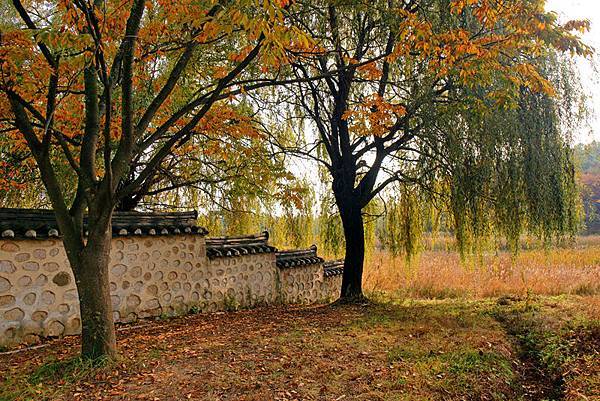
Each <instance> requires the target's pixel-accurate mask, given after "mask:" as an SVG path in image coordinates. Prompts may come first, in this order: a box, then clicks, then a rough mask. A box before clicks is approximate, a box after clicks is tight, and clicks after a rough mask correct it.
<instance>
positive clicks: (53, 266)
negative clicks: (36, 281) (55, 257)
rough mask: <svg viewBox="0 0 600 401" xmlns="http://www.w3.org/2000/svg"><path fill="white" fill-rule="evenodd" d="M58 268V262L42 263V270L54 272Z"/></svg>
mask: <svg viewBox="0 0 600 401" xmlns="http://www.w3.org/2000/svg"><path fill="white" fill-rule="evenodd" d="M59 268H60V266H59V265H58V263H54V262H48V263H44V270H47V271H49V272H55V271H57V270H58V269H59Z"/></svg>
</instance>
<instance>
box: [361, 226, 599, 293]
mask: <svg viewBox="0 0 600 401" xmlns="http://www.w3.org/2000/svg"><path fill="white" fill-rule="evenodd" d="M437 248H438V249H437V250H427V251H424V252H423V253H421V254H420V255H418V256H417V257H416V259H415V260H414V261H412V262H411V263H410V264H409V263H406V261H405V260H404V258H402V257H393V256H391V255H390V254H388V253H382V252H379V253H377V252H376V253H374V254H373V255H371V256H370V257H369V259H368V262H367V264H366V266H365V289H366V290H367V291H369V292H386V293H388V294H389V293H391V294H394V296H395V297H399V298H425V299H444V298H462V297H467V298H487V297H499V296H503V295H518V296H527V294H536V295H561V294H573V295H595V294H600V236H590V237H579V238H578V239H577V243H576V244H575V245H574V246H572V247H564V248H558V247H557V248H550V249H543V248H540V247H535V246H534V247H532V249H523V250H521V251H520V253H519V254H518V255H517V256H514V255H512V254H511V253H508V252H500V253H498V254H496V253H491V254H483V255H481V256H477V257H471V258H469V259H467V260H465V261H461V259H460V256H459V255H458V254H457V253H456V252H454V251H446V250H442V249H439V248H444V247H439V246H438V247H437Z"/></svg>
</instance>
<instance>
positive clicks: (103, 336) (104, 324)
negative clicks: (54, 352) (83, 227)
mask: <svg viewBox="0 0 600 401" xmlns="http://www.w3.org/2000/svg"><path fill="white" fill-rule="evenodd" d="M110 214H111V215H112V213H110ZM88 221H89V223H88V229H89V234H88V238H87V243H86V245H85V246H83V247H82V248H81V250H80V251H79V252H78V254H77V258H75V260H71V261H70V263H71V266H72V268H73V272H74V274H75V282H76V285H77V291H78V292H79V309H80V315H81V326H82V328H81V355H82V357H84V358H86V359H92V360H98V359H102V358H106V359H114V358H115V357H116V356H117V344H116V336H115V326H114V322H113V311H112V302H111V298H110V287H109V283H110V281H109V277H108V266H109V262H110V246H111V238H112V232H111V223H110V221H111V219H110V217H108V218H107V217H106V216H104V217H103V218H100V219H94V218H93V216H89V217H88Z"/></svg>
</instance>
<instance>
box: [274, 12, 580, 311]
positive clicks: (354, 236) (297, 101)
mask: <svg viewBox="0 0 600 401" xmlns="http://www.w3.org/2000/svg"><path fill="white" fill-rule="evenodd" d="M302 5H303V8H302V10H300V11H299V12H298V13H297V14H295V23H296V24H297V25H298V26H299V27H302V29H303V30H306V31H307V32H308V33H310V35H311V36H312V37H313V38H315V40H316V41H317V44H316V51H315V52H313V53H311V54H301V55H300V57H301V58H300V60H299V61H297V62H294V63H292V66H291V69H292V74H294V75H295V76H296V77H297V78H298V79H299V81H298V82H297V83H296V84H294V85H292V90H291V91H290V92H288V93H286V94H285V96H286V98H285V99H286V100H287V101H288V103H289V104H291V107H290V109H291V110H292V111H295V110H301V112H300V115H301V116H305V117H306V118H305V120H307V123H306V124H305V125H304V128H305V129H306V128H308V129H314V130H315V131H316V135H315V137H314V140H309V141H308V143H305V144H304V145H305V146H292V147H287V149H288V151H291V152H295V153H296V154H299V155H301V156H304V157H307V158H309V159H312V160H317V161H318V162H319V164H320V165H321V166H323V167H324V168H325V169H326V171H327V172H328V174H329V176H330V179H331V189H332V192H333V194H334V197H335V201H336V204H337V207H338V210H339V214H340V217H341V221H342V225H343V231H344V238H345V270H344V276H343V283H342V293H341V296H342V299H344V300H356V299H361V298H362V297H363V293H362V271H363V261H364V255H365V230H364V221H363V213H364V211H365V208H366V207H367V206H368V205H369V204H370V202H371V201H372V200H373V198H374V197H376V196H377V195H378V194H380V193H381V192H382V191H383V190H384V189H385V188H386V187H387V186H388V185H389V184H391V183H400V184H401V185H405V186H408V185H411V184H414V183H417V182H421V183H424V184H427V183H428V182H432V177H435V174H436V172H439V171H452V172H453V174H452V175H451V176H452V177H454V181H451V182H448V183H447V185H448V187H447V188H448V189H449V190H451V191H454V196H453V197H452V199H453V200H454V201H455V203H454V206H455V207H454V210H456V211H457V213H455V214H454V216H453V217H454V218H455V225H456V227H458V228H459V229H460V230H462V231H458V237H459V238H458V239H459V240H461V239H463V238H464V237H465V236H464V235H463V234H464V230H463V229H464V228H465V227H467V223H466V222H469V223H473V224H475V227H476V228H475V229H479V228H480V227H482V226H484V225H485V224H486V221H485V220H475V219H471V220H469V219H463V216H462V215H461V213H463V212H469V210H468V206H473V207H477V204H478V202H476V200H478V199H480V198H479V197H477V199H471V198H469V197H468V196H471V195H474V194H476V193H475V192H474V191H472V192H468V191H465V189H466V188H469V187H476V186H477V185H480V184H483V182H482V181H480V179H482V178H484V177H486V176H484V175H476V174H473V173H474V172H475V171H477V170H475V169H474V167H475V165H476V162H477V160H479V159H480V158H487V159H486V161H489V160H494V162H496V163H500V164H499V165H498V167H499V169H498V170H493V169H492V170H489V172H488V173H489V174H488V175H487V177H490V176H499V175H500V174H503V170H505V166H507V165H508V164H510V163H511V162H513V161H515V160H517V159H516V158H512V157H511V156H512V155H513V153H515V152H517V151H518V150H519V149H521V146H525V145H523V144H521V143H520V142H518V141H519V140H520V139H522V138H514V139H515V141H511V140H509V138H508V135H509V134H508V133H507V130H501V131H482V130H480V129H477V128H478V126H477V124H478V121H480V120H478V117H477V116H478V115H479V116H481V115H482V113H484V112H487V111H490V110H494V112H495V113H496V114H497V116H498V119H502V115H503V113H504V112H505V111H507V110H510V109H512V108H515V107H517V108H518V107H521V116H522V120H523V123H525V124H527V123H529V121H530V120H529V116H528V113H529V112H530V111H533V109H535V112H539V113H543V110H544V108H545V107H552V101H551V100H549V99H551V98H552V96H553V95H554V89H553V88H552V86H551V84H550V83H549V81H548V80H547V79H546V78H544V77H543V76H542V74H541V71H540V66H539V63H538V59H539V58H541V57H543V56H544V55H546V54H547V53H548V52H549V51H558V52H571V53H573V54H589V49H588V48H587V47H586V46H584V45H583V44H582V43H581V42H580V41H579V39H578V36H577V34H576V33H577V32H578V31H583V30H585V29H587V26H588V24H587V23H586V22H578V21H572V22H569V23H566V24H564V25H561V24H559V23H558V22H557V18H556V15H555V14H552V13H547V12H546V11H544V1H542V0H511V1H508V2H506V1H505V2H497V1H488V0H483V1H470V0H454V1H449V0H408V1H407V0H404V1H394V0H381V1H379V0H375V1H370V2H362V1H356V2H341V1H333V0H332V1H327V2H317V1H314V2H313V1H305V2H302ZM317 75H319V76H323V77H324V78H323V79H322V80H319V81H314V80H312V79H311V78H314V77H315V76H317ZM475 106H476V107H475ZM277 107H278V108H279V106H277ZM465 111H469V113H466V112H465ZM473 111H477V112H476V113H475V112H473ZM465 116H468V118H469V120H466V118H467V117H465ZM531 124H535V123H534V122H531ZM469 132H477V135H479V139H480V140H479V142H474V141H472V140H474V139H475V138H476V137H475V136H474V135H469V134H468V133H469ZM513 132H514V131H511V135H512V133H513ZM528 132H531V133H532V134H533V135H534V137H533V138H531V139H530V140H529V142H532V141H533V142H535V140H536V138H540V136H535V135H536V134H535V132H536V131H535V129H531V130H528ZM546 132H547V131H546ZM560 140H562V137H560V139H556V138H555V140H554V143H558V144H559V145H560V146H561V147H560V149H564V146H562V145H564V144H563V143H561V142H560ZM542 142H543V143H544V146H541V147H535V144H534V143H531V147H530V150H531V152H530V156H534V157H530V158H521V159H518V160H519V162H520V163H523V165H522V166H521V167H522V171H527V172H528V174H530V177H535V176H536V175H538V174H542V173H545V172H547V169H548V168H552V169H555V170H553V171H555V172H556V173H557V174H558V176H559V178H560V180H559V181H563V179H564V180H567V181H568V180H569V174H570V171H569V170H568V169H564V168H563V167H564V165H562V164H560V163H558V162H556V163H553V164H551V165H544V162H542V160H546V161H547V160H555V159H554V158H553V154H554V153H555V152H556V151H557V150H556V149H553V148H552V143H553V142H552V141H551V140H548V141H542ZM480 145H482V146H480ZM484 146H485V147H484ZM527 146H529V145H527ZM481 150H487V151H488V152H487V153H485V154H481V153H479V151H481ZM558 151H559V152H560V151H561V150H558ZM492 157H495V159H490V158H492ZM561 160H562V159H561ZM485 166H486V167H489V166H490V164H489V163H485ZM471 167H473V168H471ZM500 167H502V168H500ZM506 168H508V167H506ZM507 183H508V184H509V185H517V182H507ZM537 184H540V185H543V183H542V182H538V183H537ZM537 184H536V185H537ZM536 185H530V186H526V187H522V188H521V190H522V192H521V194H522V195H523V196H521V197H519V199H520V200H524V201H526V202H530V203H531V204H534V203H535V204H538V206H537V208H536V207H534V206H533V205H532V207H531V208H530V209H529V210H530V211H534V210H540V209H542V208H546V209H547V208H549V207H550V206H549V204H550V203H551V202H552V201H554V200H555V199H551V198H549V197H536V196H535V193H536V191H537V192H540V191H543V190H544V189H543V188H542V189H539V188H537V187H536ZM557 186H559V184H557V185H555V187H557ZM467 194H468V196H467ZM559 194H565V192H559ZM478 195H483V194H478ZM562 204H564V202H561V205H562ZM566 214H567V213H565V215H566ZM473 216H477V217H482V215H481V214H473ZM483 217H485V216H483ZM532 217H533V219H534V221H535V222H536V223H537V224H540V225H545V224H546V225H547V226H551V227H552V229H553V230H557V231H561V230H563V229H566V227H565V225H563V224H557V225H554V226H552V225H551V224H549V221H550V219H552V218H554V216H553V215H552V214H551V213H539V214H538V215H536V216H532ZM501 218H502V219H505V220H508V219H510V218H512V216H510V215H508V214H507V215H505V216H502V217H501ZM547 223H548V224H547Z"/></svg>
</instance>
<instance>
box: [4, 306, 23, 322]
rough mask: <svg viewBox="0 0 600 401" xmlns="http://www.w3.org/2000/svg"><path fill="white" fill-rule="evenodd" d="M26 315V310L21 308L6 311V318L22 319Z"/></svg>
mask: <svg viewBox="0 0 600 401" xmlns="http://www.w3.org/2000/svg"><path fill="white" fill-rule="evenodd" d="M24 317H25V312H23V311H22V310H21V309H20V308H13V309H10V310H7V311H6V312H4V319H6V320H13V321H21V320H23V318H24Z"/></svg>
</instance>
